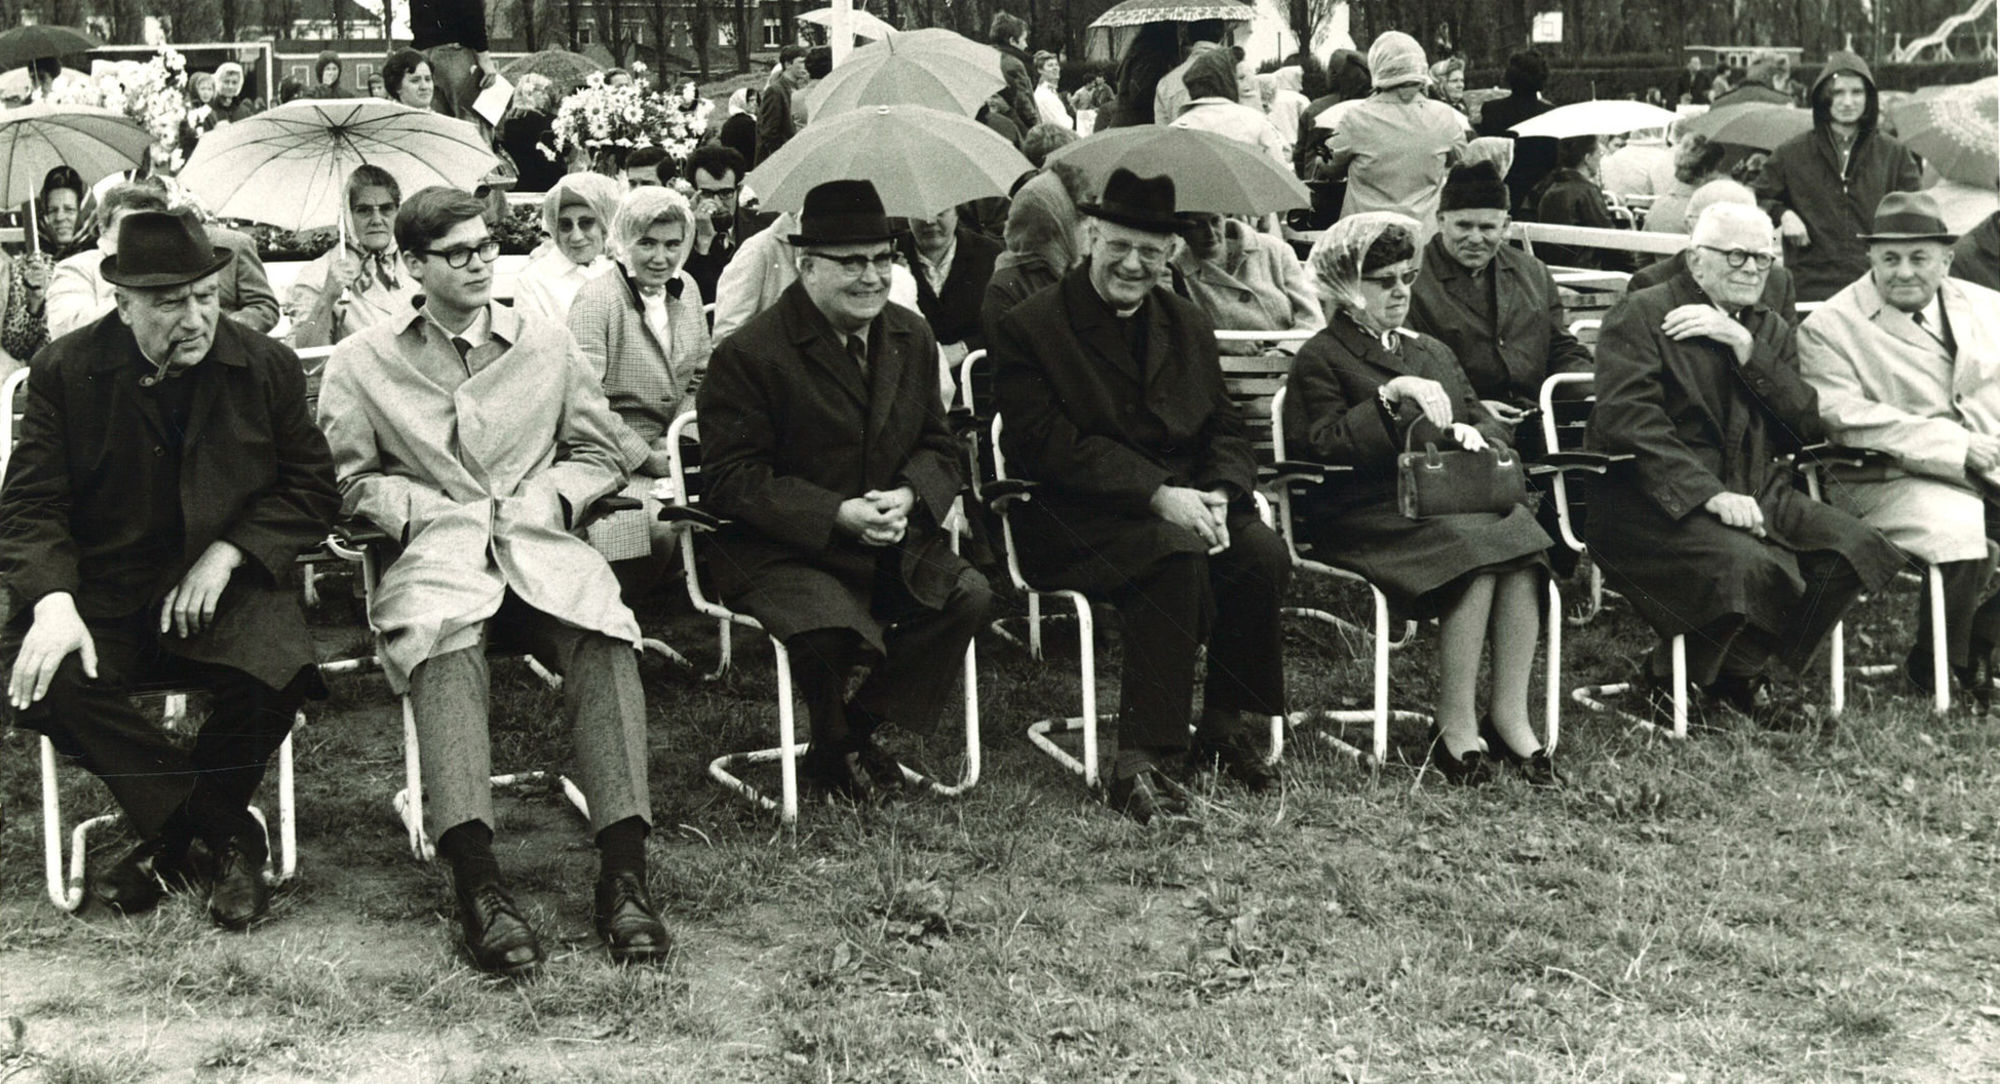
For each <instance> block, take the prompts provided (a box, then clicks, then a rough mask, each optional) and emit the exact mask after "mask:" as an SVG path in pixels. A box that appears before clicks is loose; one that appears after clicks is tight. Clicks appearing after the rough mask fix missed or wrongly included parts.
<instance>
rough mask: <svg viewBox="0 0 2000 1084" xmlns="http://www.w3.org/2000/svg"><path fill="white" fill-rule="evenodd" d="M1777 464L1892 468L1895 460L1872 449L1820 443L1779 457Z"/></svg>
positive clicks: (1887, 454)
mask: <svg viewBox="0 0 2000 1084" xmlns="http://www.w3.org/2000/svg"><path fill="white" fill-rule="evenodd" d="M1778 462H1781V463H1785V464H1788V465H1790V466H1793V467H1797V466H1800V465H1801V464H1806V463H1810V464H1812V465H1815V466H1832V467H1875V466H1893V465H1894V464H1895V462H1896V458H1895V457H1894V456H1892V455H1890V454H1889V453H1887V452H1879V451H1876V450H1875V449H1873V448H1849V447H1847V446H1846V445H1842V444H1830V443H1826V442H1824V441H1822V442H1821V443H1818V444H1808V445H1806V446H1805V447H1803V448H1800V449H1799V450H1798V451H1796V452H1793V453H1792V454H1790V455H1784V456H1779V457H1778Z"/></svg>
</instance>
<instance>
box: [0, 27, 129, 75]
mask: <svg viewBox="0 0 2000 1084" xmlns="http://www.w3.org/2000/svg"><path fill="white" fill-rule="evenodd" d="M103 44H104V43H103V42H101V41H99V40H97V39H96V38H93V37H91V36H90V35H89V34H86V33H84V32H83V31H81V30H73V29H71V28H70V27H67V26H17V27H15V28H14V29H12V30H9V31H7V32H6V33H4V34H0V71H5V70H6V69H8V68H19V67H24V66H26V65H27V63H28V62H29V61H31V60H40V59H42V58H44V57H52V56H72V55H75V54H77V53H87V52H89V51H90V50H92V49H95V48H97V47H99V46H101V45H103Z"/></svg>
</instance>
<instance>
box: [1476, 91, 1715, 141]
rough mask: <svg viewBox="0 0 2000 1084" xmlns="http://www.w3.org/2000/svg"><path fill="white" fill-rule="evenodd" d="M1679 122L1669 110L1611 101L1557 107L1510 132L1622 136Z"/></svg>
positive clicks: (1557, 136)
mask: <svg viewBox="0 0 2000 1084" xmlns="http://www.w3.org/2000/svg"><path fill="white" fill-rule="evenodd" d="M1679 119H1680V114H1678V113H1676V112H1674V111H1673V110H1671V109H1662V108H1660V107H1659V106H1657V105H1650V104H1648V103H1646V102H1631V101H1621V100H1616V99H1613V100H1608V101H1591V102H1577V103H1575V104H1573V105H1560V106H1557V107H1556V108H1554V109H1551V110H1549V111H1548V112H1546V113H1543V114H1541V115H1540V116H1535V117H1529V118H1528V119H1527V120H1524V121H1522V122H1521V123H1519V124H1516V125H1515V126H1514V127H1513V128H1512V129H1510V130H1511V131H1512V132H1513V133H1514V134H1515V135H1517V136H1521V137H1524V138H1525V137H1528V136H1551V137H1554V138H1556V139H1568V138H1570V137H1572V136H1587V135H1623V134H1624V133H1626V132H1636V131H1638V130H1640V129H1641V128H1665V127H1666V126H1667V125H1669V124H1672V123H1674V122H1675V121H1677V120H1679Z"/></svg>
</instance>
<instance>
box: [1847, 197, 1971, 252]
mask: <svg viewBox="0 0 2000 1084" xmlns="http://www.w3.org/2000/svg"><path fill="white" fill-rule="evenodd" d="M1861 239H1862V240H1863V241H1942V242H1944V243H1945V244H1947V245H1948V244H1951V243H1952V242H1953V241H1956V240H1958V235H1957V234H1955V233H1953V232H1951V230H1950V229H1949V228H1947V227H1946V226H1945V224H1944V214H1943V212H1941V211H1939V210H1938V204H1937V197H1935V196H1932V195H1931V194H1930V193H1929V192H1891V193H1889V194H1888V195H1886V196H1883V197H1882V202H1881V203H1878V204H1876V205H1875V228H1874V229H1872V230H1870V231H1869V232H1867V233H1864V234H1862V235H1861Z"/></svg>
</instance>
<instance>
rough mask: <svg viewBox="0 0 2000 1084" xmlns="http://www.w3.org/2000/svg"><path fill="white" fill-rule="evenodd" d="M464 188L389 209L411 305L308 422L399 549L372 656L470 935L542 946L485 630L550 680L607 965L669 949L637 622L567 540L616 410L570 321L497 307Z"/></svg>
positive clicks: (536, 959) (468, 942) (481, 224)
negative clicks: (405, 724) (516, 648)
mask: <svg viewBox="0 0 2000 1084" xmlns="http://www.w3.org/2000/svg"><path fill="white" fill-rule="evenodd" d="M481 210H482V205H481V203H480V201H479V200H478V199H477V198H475V197H473V196H472V195H471V194H469V193H467V192H464V191H461V190H459V189H455V188H446V187H442V186H434V187H431V188H425V189H421V190H419V191H417V192H415V193H413V194H412V195H411V196H410V198H409V199H407V200H404V201H403V205H402V208H401V209H400V210H398V211H397V212H396V245H397V247H398V248H399V249H401V251H402V257H403V270H404V271H405V272H406V273H408V274H409V276H410V277H411V278H413V279H415V280H416V281H417V284H418V285H419V287H420V288H421V293H422V296H421V297H420V298H418V301H419V302H420V304H419V305H418V307H417V308H416V309H415V311H413V312H410V313H407V314H405V315H403V316H401V317H399V318H397V319H395V320H385V321H382V322H381V323H378V324H376V325H374V326H373V327H369V328H366V329H364V330H362V331H360V332H358V333H356V334H354V335H351V336H349V337H348V338H347V339H346V340H345V341H343V342H342V343H341V344H340V345H339V346H338V347H336V348H335V349H334V353H333V356H332V357H331V358H330V359H328V361H327V364H326V381H325V383H324V385H323V386H322V387H321V389H320V400H319V421H320V425H321V426H323V427H324V428H325V429H326V433H327V440H328V442H329V443H330V444H331V445H332V447H333V457H334V463H335V467H336V469H337V472H338V474H339V478H340V488H341V492H342V494H343V495H344V496H345V498H346V502H347V503H346V507H347V509H348V511H350V512H351V513H353V514H355V515H358V516H360V517H362V518H364V519H366V520H368V521H369V522H370V523H373V524H374V525H375V526H376V527H378V528H379V529H381V531H382V532H383V533H384V534H386V535H388V536H389V537H390V538H392V539H395V540H397V541H398V542H400V543H401V544H402V552H401V554H400V555H399V556H397V557H396V558H395V560H394V561H393V562H391V563H390V564H389V565H388V566H387V567H386V568H385V569H384V570H383V571H382V574H381V581H380V583H379V584H377V586H376V588H375V590H374V591H373V592H372V593H371V595H370V597H369V600H368V623H369V625H370V626H372V627H373V628H374V630H375V634H376V651H377V654H378V655H379V656H380V658H381V660H382V670H383V673H384V675H385V676H386V677H387V678H388V680H389V686H390V688H392V689H394V690H395V691H396V692H399V693H401V692H407V693H408V695H409V704H410V712H411V715H412V717H413V720H414V723H415V728H416V738H417V748H418V751H419V753H420V759H421V762H422V765H423V790H424V816H425V819H426V821H427V822H428V827H429V831H430V834H431V836H432V838H434V839H436V840H437V850H438V854H440V855H441V856H443V857H444V859H445V861H446V862H447V863H449V865H450V868H451V878H452V886H453V888H454V889H455V891H456V894H457V898H458V908H459V913H458V917H459V923H460V926H461V929H462V933H463V938H464V944H465V947H466V950H467V952H468V954H469V955H470V956H471V958H472V961H473V963H474V965H475V966H477V967H478V968H479V969H480V970H482V971H488V972H495V973H499V974H503V975H519V974H525V973H528V972H532V971H533V970H534V969H535V968H537V967H538V966H539V965H540V964H541V962H542V960H543V954H542V946H541V942H540V940H539V939H538V938H537V937H536V936H535V931H534V929H533V928H532V927H531V926H529V925H528V922H527V919H526V918H525V917H524V916H523V915H522V914H521V911H520V909H519V908H518V907H516V906H515V904H514V901H513V898H512V897H511V896H510V895H509V894H508V892H507V889H506V887H505V884H504V881H503V879H502V877H501V872H500V867H499V865H498V864H497V863H496V862H495V860H494V856H493V828H494V817H493V794H492V786H491V783H490V778H491V774H492V763H491V762H492V751H491V746H490V740H489V737H488V733H487V722H488V716H487V698H488V695H489V689H488V681H487V670H486V651H485V649H486V644H487V641H488V638H489V636H490V635H495V634H498V635H504V636H510V637H512V639H513V640H514V642H515V643H517V644H519V645H520V646H523V647H526V648H527V649H529V650H530V651H532V652H534V653H535V655H536V656H537V657H539V658H540V659H542V660H543V661H545V662H546V663H548V664H549V665H550V668H551V669H553V670H556V671H557V672H559V673H561V674H562V675H563V676H564V679H565V680H564V681H563V688H562V692H563V713H564V716H565V718H566V721H567V722H568V724H569V729H570V734H571V738H572V741H573V743H574V745H575V748H576V764H577V775H578V781H579V783H580V784H581V786H582V790H583V794H584V797H585V798H586V799H587V800H588V805H589V809H590V820H591V830H592V832H593V839H594V841H595V842H596V844H597V851H598V859H599V866H598V869H599V873H598V880H597V889H596V894H595V904H594V908H593V918H594V920H595V925H596V927H597V934H598V937H599V938H600V939H602V940H603V941H604V943H605V945H606V947H607V948H609V949H610V951H611V958H612V959H613V960H614V961H616V962H618V963H637V962H657V961H659V960H661V959H664V958H665V956H666V955H667V952H668V946H669V944H670V941H669V938H668V936H667V931H666V927H665V926H664V925H662V924H661V922H660V920H659V918H658V917H656V915H655V914H654V910H653V904H652V900H651V897H650V896H649V895H648V893H647V889H646V835H647V833H648V832H649V831H650V822H651V818H652V808H651V804H650V800H649V796H648V793H647V789H646V702H645V694H644V692H643V690H641V688H640V687H639V670H638V664H637V662H636V660H635V658H634V652H633V649H634V648H635V647H636V646H637V645H638V642H639V624H638V622H637V621H636V620H635V619H634V618H633V617H632V612H631V611H630V610H628V609H626V608H625V604H624V602H623V601H621V600H620V598H619V588H618V579H617V577H616V576H614V575H613V574H612V571H611V566H610V565H608V564H606V563H605V560H604V558H603V557H602V556H600V555H599V554H598V552H597V551H596V550H594V549H592V548H591V546H590V543H588V542H586V541H584V540H583V539H582V538H580V537H578V536H577V534H576V533H575V532H576V530H577V529H578V527H579V525H580V520H581V518H582V517H583V516H584V514H585V512H586V511H587V510H588V509H589V508H590V506H591V505H592V504H594V503H596V501H597V500H598V499H599V498H601V497H604V496H607V495H609V494H612V493H615V492H617V491H618V490H619V489H621V488H623V487H624V485H625V480H626V477H625V468H624V459H623V454H622V453H621V452H620V451H619V449H618V439H617V436H616V434H617V432H618V430H619V428H620V426H621V423H620V422H619V421H618V417H617V415H615V414H613V413H612V412H611V407H610V404H609V403H608V402H606V400H605V398H604V389H603V385H602V383H601V381H600V380H599V378H598V375H597V373H596V372H594V371H593V370H592V369H591V367H590V364H589V362H588V361H586V360H585V359H584V356H583V352H582V351H581V350H580V349H578V347H577V345H576V340H575V339H573V338H571V337H570V334H569V329H568V328H566V327H563V326H562V325H560V324H556V323H551V322H549V321H546V320H543V319H540V318H538V317H533V316H523V315H521V314H520V313H517V312H516V311H515V310H514V309H512V308H511V307H509V306H506V305H502V304H498V303H496V302H495V301H494V300H493V262H494V260H495V259H496V258H497V257H498V256H499V252H500V244H499V242H497V241H495V240H494V239H493V238H492V237H491V236H490V235H489V234H488V233H487V228H486V222H485V220H484V219H483V218H481V217H480V212H481Z"/></svg>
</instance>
